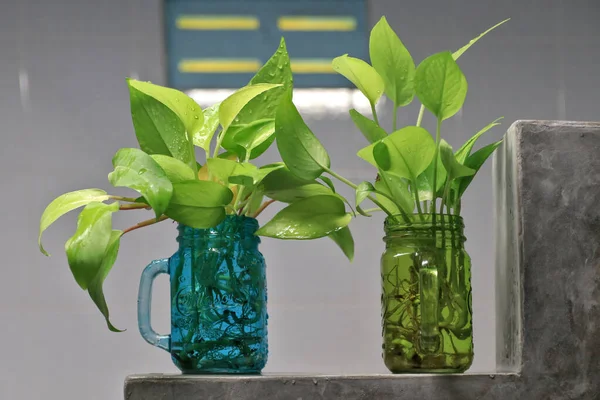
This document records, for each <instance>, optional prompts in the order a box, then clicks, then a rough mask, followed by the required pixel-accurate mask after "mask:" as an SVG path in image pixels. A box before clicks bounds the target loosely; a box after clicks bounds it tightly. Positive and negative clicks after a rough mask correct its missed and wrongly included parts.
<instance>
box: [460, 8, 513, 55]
mask: <svg viewBox="0 0 600 400" xmlns="http://www.w3.org/2000/svg"><path fill="white" fill-rule="evenodd" d="M509 20H510V18H507V19H505V20H504V21H502V22H500V23H498V24H496V25H494V26H492V27H491V28H490V29H488V30H487V31H485V32H483V33H482V34H481V35H479V36H477V37H476V38H475V39H472V40H471V41H470V42H469V43H467V44H466V45H464V46H463V47H461V48H460V49H458V50H456V51H455V52H454V53H452V58H454V59H455V60H458V57H460V56H462V55H463V53H464V52H465V51H467V50H469V47H471V46H473V45H474V44H475V43H476V42H477V41H478V40H479V39H481V38H482V37H484V36H485V35H486V34H488V33H489V32H491V31H493V30H494V29H496V28H497V27H499V26H500V25H502V24H503V23H505V22H507V21H509Z"/></svg>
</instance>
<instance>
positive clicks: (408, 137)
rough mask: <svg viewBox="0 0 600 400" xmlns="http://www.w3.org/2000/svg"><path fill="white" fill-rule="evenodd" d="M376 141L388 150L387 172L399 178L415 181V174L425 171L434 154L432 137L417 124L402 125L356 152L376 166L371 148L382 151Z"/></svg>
mask: <svg viewBox="0 0 600 400" xmlns="http://www.w3.org/2000/svg"><path fill="white" fill-rule="evenodd" d="M378 143H383V144H385V145H386V146H387V149H388V151H389V161H390V166H389V168H388V172H389V173H391V174H394V175H397V176H399V177H401V178H407V179H410V180H411V181H413V182H414V181H416V177H417V176H419V175H420V174H421V173H422V172H423V171H425V169H426V168H427V167H428V166H429V164H430V163H431V160H432V159H433V156H434V155H435V142H434V141H433V138H432V137H431V135H430V134H429V132H427V131H426V130H425V129H423V128H420V127H417V126H407V127H404V128H402V129H400V130H398V131H396V132H394V133H392V134H390V135H389V136H387V137H386V138H385V139H382V140H381V141H379V142H377V143H373V144H371V145H370V146H367V147H365V148H363V149H361V150H360V151H359V152H358V156H359V157H360V158H362V159H363V160H365V161H367V162H369V163H371V164H372V165H374V166H376V167H377V166H378V164H377V162H376V160H375V158H374V155H373V153H374V152H373V150H374V149H375V147H376V146H377V147H379V151H380V152H381V153H383V150H382V148H381V145H378ZM380 157H381V156H380ZM382 160H383V161H384V164H385V158H382V159H380V162H381V161H382ZM384 166H386V165H384Z"/></svg>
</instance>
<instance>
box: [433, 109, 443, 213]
mask: <svg viewBox="0 0 600 400" xmlns="http://www.w3.org/2000/svg"><path fill="white" fill-rule="evenodd" d="M441 127H442V120H441V119H439V118H438V120H437V126H436V129H435V154H434V156H433V186H432V187H431V212H432V213H433V214H435V201H436V199H437V193H436V192H437V190H436V189H437V167H438V155H439V153H440V129H441Z"/></svg>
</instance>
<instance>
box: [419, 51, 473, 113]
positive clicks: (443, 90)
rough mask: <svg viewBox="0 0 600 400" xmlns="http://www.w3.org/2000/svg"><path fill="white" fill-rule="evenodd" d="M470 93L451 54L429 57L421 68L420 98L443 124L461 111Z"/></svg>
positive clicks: (438, 54) (443, 53)
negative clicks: (443, 121)
mask: <svg viewBox="0 0 600 400" xmlns="http://www.w3.org/2000/svg"><path fill="white" fill-rule="evenodd" d="M467 89H468V85H467V79H466V78H465V76H464V75H463V73H462V71H461V70H460V67H459V66H458V64H457V63H456V61H454V59H453V58H452V54H450V52H448V51H446V52H442V53H437V54H434V55H432V56H429V57H427V58H426V59H425V60H423V61H422V62H421V64H419V66H418V67H417V70H416V73H415V91H416V93H417V97H418V98H419V100H420V101H421V103H423V105H424V106H425V107H426V108H427V109H428V110H429V111H431V112H432V113H433V115H435V116H436V117H437V118H438V119H439V120H445V119H448V118H450V117H452V116H453V115H454V114H456V113H457V112H458V110H460V109H461V107H462V106H463V103H464V102H465V98H466V96H467Z"/></svg>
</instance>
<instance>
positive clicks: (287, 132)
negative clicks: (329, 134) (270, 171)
mask: <svg viewBox="0 0 600 400" xmlns="http://www.w3.org/2000/svg"><path fill="white" fill-rule="evenodd" d="M275 136H276V138H277V139H276V140H277V148H278V150H279V154H280V155H281V159H282V160H283V162H284V163H285V165H286V166H287V167H288V168H289V170H290V171H291V172H292V173H293V174H295V175H296V176H298V177H299V178H301V179H306V180H312V179H315V178H317V177H318V176H319V175H321V173H322V172H323V171H324V169H325V168H329V166H330V160H329V155H328V154H327V150H325V148H324V147H323V145H322V144H321V142H319V139H317V137H316V136H315V135H314V134H313V133H312V132H311V130H310V129H309V127H308V126H306V124H305V123H304V121H303V120H302V117H301V116H300V113H298V110H297V109H296V107H295V106H294V103H292V100H291V99H290V98H287V97H286V98H284V99H283V100H282V101H281V103H280V104H279V108H278V109H277V115H276V117H275Z"/></svg>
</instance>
